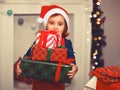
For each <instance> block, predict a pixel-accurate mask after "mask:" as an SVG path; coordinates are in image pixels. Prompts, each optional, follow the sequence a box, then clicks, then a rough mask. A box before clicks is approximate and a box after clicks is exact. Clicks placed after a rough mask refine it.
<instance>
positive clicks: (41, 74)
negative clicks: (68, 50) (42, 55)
mask: <svg viewBox="0 0 120 90" xmlns="http://www.w3.org/2000/svg"><path fill="white" fill-rule="evenodd" d="M57 66H58V63H51V62H44V61H36V60H34V61H33V60H31V59H23V60H21V66H20V68H21V69H22V73H21V74H20V77H27V78H33V79H37V80H48V81H50V82H55V77H56V68H57ZM69 70H71V66H70V65H65V64H62V66H61V71H60V76H59V81H58V82H62V83H70V82H71V79H70V78H69V77H68V76H67V72H68V71H69Z"/></svg>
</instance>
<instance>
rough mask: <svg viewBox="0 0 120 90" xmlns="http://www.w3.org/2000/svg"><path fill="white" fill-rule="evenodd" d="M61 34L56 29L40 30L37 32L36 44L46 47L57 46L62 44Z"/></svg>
mask: <svg viewBox="0 0 120 90" xmlns="http://www.w3.org/2000/svg"><path fill="white" fill-rule="evenodd" d="M61 39H62V37H61V34H59V33H57V31H55V30H49V31H48V30H40V31H39V32H38V33H37V37H36V43H35V45H36V46H38V47H45V48H52V49H54V48H56V47H58V46H60V45H61Z"/></svg>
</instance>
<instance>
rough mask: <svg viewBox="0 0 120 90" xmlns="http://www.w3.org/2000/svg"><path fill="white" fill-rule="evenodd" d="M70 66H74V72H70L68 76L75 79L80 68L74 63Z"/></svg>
mask: <svg viewBox="0 0 120 90" xmlns="http://www.w3.org/2000/svg"><path fill="white" fill-rule="evenodd" d="M70 65H71V66H72V70H70V71H68V73H67V75H68V76H69V78H74V76H75V74H76V73H77V71H78V67H77V66H76V65H75V64H73V63H71V64H70Z"/></svg>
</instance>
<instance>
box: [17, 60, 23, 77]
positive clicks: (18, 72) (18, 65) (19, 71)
mask: <svg viewBox="0 0 120 90" xmlns="http://www.w3.org/2000/svg"><path fill="white" fill-rule="evenodd" d="M20 64H21V61H19V62H18V63H17V67H16V74H17V77H19V75H20V73H21V72H22V70H21V69H20Z"/></svg>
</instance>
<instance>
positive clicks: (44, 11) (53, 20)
mask: <svg viewBox="0 0 120 90" xmlns="http://www.w3.org/2000/svg"><path fill="white" fill-rule="evenodd" d="M38 22H40V23H43V24H44V29H45V30H55V31H57V32H58V33H60V34H61V35H62V38H65V39H64V42H65V47H66V48H67V49H68V58H74V59H75V56H74V51H73V47H72V42H71V40H67V39H66V37H67V36H68V35H69V32H70V31H69V18H68V13H67V11H66V10H65V9H63V8H62V7H60V6H57V5H50V6H43V7H42V8H41V13H40V18H39V19H38ZM30 49H31V48H30ZM30 49H29V50H28V52H27V53H26V54H25V57H29V56H30V53H31V52H30V51H31V50H30ZM70 65H71V66H72V70H70V71H69V72H68V74H67V75H68V76H69V78H74V76H75V74H76V72H77V71H78V67H77V66H76V62H75V61H74V63H71V64H70ZM18 73H19V72H18ZM32 90H65V84H64V83H50V82H49V81H40V80H39V81H38V80H33V89H32Z"/></svg>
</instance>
